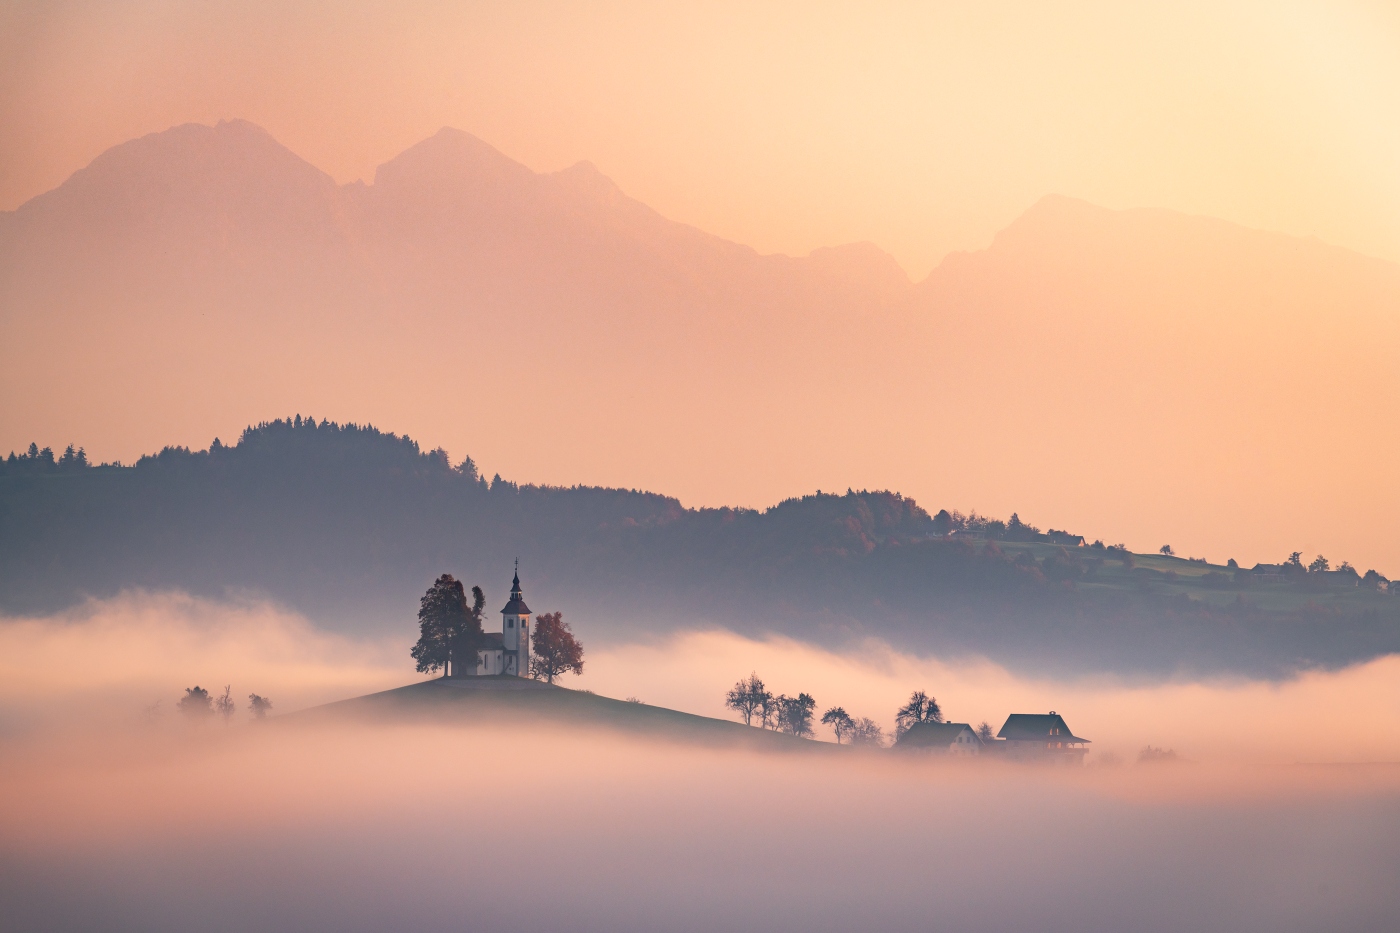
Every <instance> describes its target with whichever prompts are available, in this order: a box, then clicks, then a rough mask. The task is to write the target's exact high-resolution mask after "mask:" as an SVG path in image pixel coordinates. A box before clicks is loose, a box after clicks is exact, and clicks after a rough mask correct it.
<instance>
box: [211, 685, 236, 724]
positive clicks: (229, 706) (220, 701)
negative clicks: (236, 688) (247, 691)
mask: <svg viewBox="0 0 1400 933" xmlns="http://www.w3.org/2000/svg"><path fill="white" fill-rule="evenodd" d="M231 692H232V685H231V684H224V692H223V693H221V694H220V695H219V696H218V697H216V698H215V699H214V712H216V713H218V714H219V715H220V716H222V717H224V726H225V728H227V726H228V724H229V720H230V719H232V718H233V712H234V709H235V707H234V703H233V697H232V696H231V695H230V694H231Z"/></svg>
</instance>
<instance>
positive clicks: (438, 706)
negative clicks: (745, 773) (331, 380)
mask: <svg viewBox="0 0 1400 933" xmlns="http://www.w3.org/2000/svg"><path fill="white" fill-rule="evenodd" d="M272 722H274V723H276V727H280V728H286V727H288V726H291V727H306V726H312V725H320V724H322V723H325V722H353V723H365V722H395V723H397V722H415V723H432V724H435V725H470V726H484V727H491V726H509V727H513V728H517V729H518V728H519V727H520V726H522V725H526V726H556V727H561V728H564V729H568V730H570V731H571V732H577V731H578V730H580V729H597V730H607V731H609V732H614V733H622V734H624V735H629V736H633V737H638V738H645V739H648V740H652V741H663V742H679V743H686V744H696V745H708V746H720V747H726V748H746V749H752V750H754V751H767V752H788V753H792V752H800V753H807V754H833V753H834V754H838V755H839V754H848V753H849V752H850V750H851V748H850V746H844V747H843V746H838V745H834V744H832V743H830V742H813V741H808V740H806V739H801V738H798V737H796V736H792V735H787V734H785V733H782V732H775V731H772V730H768V729H755V728H753V727H751V726H746V725H744V724H743V723H738V722H731V721H728V720H723V719H711V718H710V717H708V716H697V715H694V714H693V713H683V712H680V711H679V710H673V709H667V708H665V707H663V706H651V705H648V704H646V703H637V702H629V701H625V700H614V699H611V698H610V697H603V696H596V695H594V694H592V693H588V692H585V691H581V690H569V689H567V688H564V687H559V686H554V685H551V684H546V683H542V682H540V681H534V680H521V679H520V678H517V677H511V678H509V679H506V678H505V677H480V678H464V679H462V680H445V679H442V678H439V679H436V680H429V681H426V682H423V683H416V684H410V685H409V686H406V687H398V688H396V689H394V690H385V691H383V692H381V693H372V694H369V695H368V696H362V697H355V698H354V699H350V700H341V701H339V702H337V703H328V704H326V705H324V706H318V707H314V708H312V709H308V710H302V711H300V712H297V713H293V714H291V715H289V716H279V717H277V719H275V720H273V721H272Z"/></svg>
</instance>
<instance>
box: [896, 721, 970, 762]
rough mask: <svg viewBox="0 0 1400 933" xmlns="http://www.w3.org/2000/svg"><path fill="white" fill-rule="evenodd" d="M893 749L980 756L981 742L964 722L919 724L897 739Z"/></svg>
mask: <svg viewBox="0 0 1400 933" xmlns="http://www.w3.org/2000/svg"><path fill="white" fill-rule="evenodd" d="M895 747H896V748H898V749H901V750H904V751H914V752H931V753H935V754H943V755H980V754H982V740H981V739H980V738H978V737H977V733H976V732H975V731H973V728H972V727H971V726H969V725H968V724H967V723H965V722H919V723H915V724H914V725H912V726H910V727H909V729H908V730H907V731H906V732H905V733H904V734H903V735H902V736H900V737H899V741H898V742H896V743H895Z"/></svg>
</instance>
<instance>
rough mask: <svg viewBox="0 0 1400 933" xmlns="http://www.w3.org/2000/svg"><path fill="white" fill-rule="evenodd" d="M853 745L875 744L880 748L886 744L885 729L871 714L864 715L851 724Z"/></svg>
mask: <svg viewBox="0 0 1400 933" xmlns="http://www.w3.org/2000/svg"><path fill="white" fill-rule="evenodd" d="M851 744H852V745H873V746H875V747H876V748H878V747H879V746H881V745H884V744H885V730H884V729H881V728H880V724H879V723H877V722H876V721H875V720H873V719H871V718H870V717H869V716H862V717H861V718H860V719H857V720H856V721H855V724H854V725H853V726H851Z"/></svg>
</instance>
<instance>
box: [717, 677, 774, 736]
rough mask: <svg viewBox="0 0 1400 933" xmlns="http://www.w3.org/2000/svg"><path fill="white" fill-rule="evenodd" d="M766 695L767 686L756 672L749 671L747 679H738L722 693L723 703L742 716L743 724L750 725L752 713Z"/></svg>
mask: <svg viewBox="0 0 1400 933" xmlns="http://www.w3.org/2000/svg"><path fill="white" fill-rule="evenodd" d="M768 695H769V694H768V688H767V687H765V686H764V685H763V681H761V680H759V679H758V674H755V673H751V674H749V677H748V679H747V680H741V681H739V682H738V683H736V684H735V685H734V686H733V687H732V688H730V690H729V692H728V693H726V694H725V695H724V705H725V706H727V707H729V708H730V709H732V710H734V711H735V712H736V713H738V714H739V715H740V716H742V717H744V725H746V726H751V725H753V715H754V713H756V712H757V711H758V708H759V707H760V706H762V705H763V702H764V699H763V698H764V697H766V696H768Z"/></svg>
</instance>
